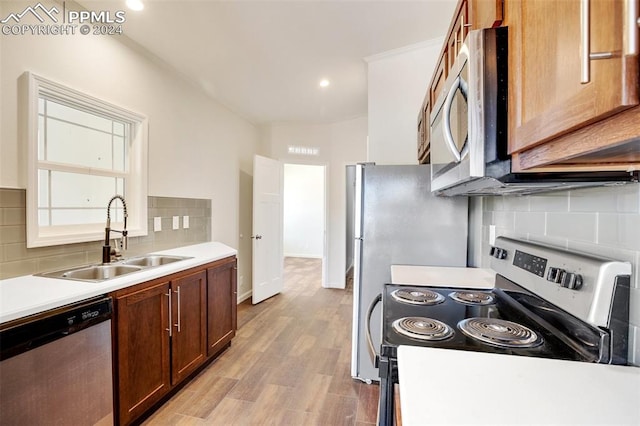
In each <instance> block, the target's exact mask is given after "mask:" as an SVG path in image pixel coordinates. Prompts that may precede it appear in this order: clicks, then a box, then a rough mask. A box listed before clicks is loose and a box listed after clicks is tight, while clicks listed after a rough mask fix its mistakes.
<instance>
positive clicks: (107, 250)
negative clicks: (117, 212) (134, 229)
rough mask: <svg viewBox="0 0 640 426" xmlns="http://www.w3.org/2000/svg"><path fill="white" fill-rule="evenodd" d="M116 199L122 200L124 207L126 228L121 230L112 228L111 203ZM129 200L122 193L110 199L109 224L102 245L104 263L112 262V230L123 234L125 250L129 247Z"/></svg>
mask: <svg viewBox="0 0 640 426" xmlns="http://www.w3.org/2000/svg"><path fill="white" fill-rule="evenodd" d="M115 200H120V201H121V202H122V207H123V208H124V229H123V230H122V231H119V230H117V229H111V203H113V202H114V201H115ZM127 216H128V215H127V202H126V201H125V199H124V197H123V196H122V195H114V196H113V197H111V199H110V200H109V204H107V224H106V226H105V228H104V245H103V246H102V263H110V262H111V246H110V245H109V242H110V239H111V235H110V234H111V232H117V233H119V234H122V248H123V249H124V250H126V249H127Z"/></svg>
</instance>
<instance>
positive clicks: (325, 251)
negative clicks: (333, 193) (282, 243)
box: [279, 158, 330, 288]
mask: <svg viewBox="0 0 640 426" xmlns="http://www.w3.org/2000/svg"><path fill="white" fill-rule="evenodd" d="M279 161H281V162H282V164H283V165H287V164H292V165H296V166H321V167H323V171H324V173H323V180H324V182H323V189H324V194H323V195H324V197H323V205H322V208H323V210H324V212H323V213H324V215H323V216H324V223H323V228H324V231H323V238H322V284H321V285H322V287H323V288H327V279H328V277H329V262H328V258H329V243H328V241H329V237H328V235H329V231H330V229H329V220H328V216H329V215H328V212H327V205H328V200H329V185H328V176H329V167H330V166H329V163H326V162H322V161H304V160H294V159H291V158H280V159H279ZM285 180H286V176H285ZM283 204H284V203H283ZM283 232H284V226H283Z"/></svg>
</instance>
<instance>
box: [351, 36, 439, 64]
mask: <svg viewBox="0 0 640 426" xmlns="http://www.w3.org/2000/svg"><path fill="white" fill-rule="evenodd" d="M443 44H444V37H437V38H433V39H430V40H425V41H421V42H418V43H414V44H409V45H407V46H403V47H399V48H397V49H391V50H387V51H386V52H381V53H376V54H375V55H371V56H366V57H364V58H363V59H364V61H365V62H367V63H370V62H375V61H379V60H382V59H388V58H390V57H393V56H398V55H402V54H405V53H408V52H412V51H414V50H419V49H425V48H428V47H438V46H442V45H443Z"/></svg>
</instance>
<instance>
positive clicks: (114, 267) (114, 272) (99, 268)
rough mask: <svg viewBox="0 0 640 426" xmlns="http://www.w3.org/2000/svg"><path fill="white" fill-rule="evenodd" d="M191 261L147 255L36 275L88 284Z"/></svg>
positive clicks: (181, 258)
mask: <svg viewBox="0 0 640 426" xmlns="http://www.w3.org/2000/svg"><path fill="white" fill-rule="evenodd" d="M185 259H191V257H184V256H164V255H155V254H151V255H147V256H140V257H134V258H131V259H125V260H121V261H119V262H115V263H107V264H105V263H103V264H99V265H88V266H87V265H85V266H80V267H75V268H70V269H62V270H59V271H53V272H44V273H41V274H36V276H40V277H49V278H61V279H67V280H77V281H86V282H100V281H106V280H110V279H112V278H117V277H120V276H122V275H126V274H131V273H134V272H139V271H143V270H146V269H149V268H153V267H156V266H162V265H167V264H170V263H174V262H179V261H181V260H185Z"/></svg>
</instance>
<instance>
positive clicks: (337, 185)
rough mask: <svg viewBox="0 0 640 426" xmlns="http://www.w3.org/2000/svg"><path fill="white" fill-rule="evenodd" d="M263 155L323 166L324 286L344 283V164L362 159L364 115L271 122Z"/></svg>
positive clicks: (365, 136) (264, 135) (364, 127)
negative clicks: (313, 150)
mask: <svg viewBox="0 0 640 426" xmlns="http://www.w3.org/2000/svg"><path fill="white" fill-rule="evenodd" d="M262 137H263V139H262V143H263V145H262V148H263V152H264V155H266V156H268V157H271V158H275V159H278V160H281V161H283V162H285V163H299V164H316V165H326V167H327V168H326V173H327V187H326V198H327V207H326V210H327V230H326V232H327V238H328V241H327V249H328V257H327V262H326V265H325V268H326V274H325V277H326V283H325V285H326V286H327V287H335V288H344V286H345V273H344V271H345V238H346V234H345V233H346V229H345V221H346V207H345V196H346V195H345V193H346V176H345V166H346V165H348V164H355V163H358V162H362V161H365V160H366V140H367V118H366V117H361V118H355V119H352V120H346V121H341V122H337V123H331V124H273V125H270V126H266V127H264V128H263V133H262ZM289 145H296V146H307V147H317V148H319V149H320V154H319V155H318V156H317V157H306V156H300V155H294V154H289V153H288V152H287V147H288V146H289Z"/></svg>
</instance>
